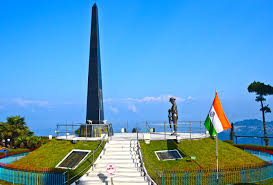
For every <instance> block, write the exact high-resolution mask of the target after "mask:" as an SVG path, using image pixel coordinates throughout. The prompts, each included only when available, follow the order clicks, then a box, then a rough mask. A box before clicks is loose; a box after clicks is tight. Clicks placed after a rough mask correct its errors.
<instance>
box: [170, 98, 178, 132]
mask: <svg viewBox="0 0 273 185" xmlns="http://www.w3.org/2000/svg"><path fill="white" fill-rule="evenodd" d="M169 102H171V103H172V108H171V109H169V110H168V112H169V115H168V117H169V124H170V128H172V122H173V130H174V131H173V133H172V135H176V134H177V120H178V112H177V106H176V103H175V98H174V97H171V98H170V100H169Z"/></svg>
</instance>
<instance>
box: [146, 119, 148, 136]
mask: <svg viewBox="0 0 273 185" xmlns="http://www.w3.org/2000/svg"><path fill="white" fill-rule="evenodd" d="M146 133H148V123H147V121H146Z"/></svg>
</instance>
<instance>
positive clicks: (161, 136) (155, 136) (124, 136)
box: [56, 132, 209, 141]
mask: <svg viewBox="0 0 273 185" xmlns="http://www.w3.org/2000/svg"><path fill="white" fill-rule="evenodd" d="M114 135H115V136H114V137H118V138H119V139H120V140H126V141H130V140H131V139H137V137H138V138H139V139H144V133H138V135H137V134H136V133H115V134H114ZM177 135H178V136H180V138H181V139H201V138H206V137H209V135H206V134H199V133H178V134H177ZM56 139H59V140H78V141H96V140H101V137H77V136H75V135H69V136H58V137H56ZM165 139H176V136H174V135H171V133H170V132H166V133H164V132H155V133H151V140H165Z"/></svg>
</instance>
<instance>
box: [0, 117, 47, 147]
mask: <svg viewBox="0 0 273 185" xmlns="http://www.w3.org/2000/svg"><path fill="white" fill-rule="evenodd" d="M33 134H34V133H33V132H31V131H30V130H29V128H28V126H27V125H26V122H25V118H24V117H20V116H11V117H7V122H5V123H0V140H1V143H0V144H1V145H2V146H6V147H10V148H14V147H15V148H16V147H17V148H23V147H27V148H30V149H33V148H37V147H40V146H41V144H44V143H46V141H47V139H45V138H41V137H37V136H33ZM8 140H10V141H8ZM3 141H4V142H3Z"/></svg>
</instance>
